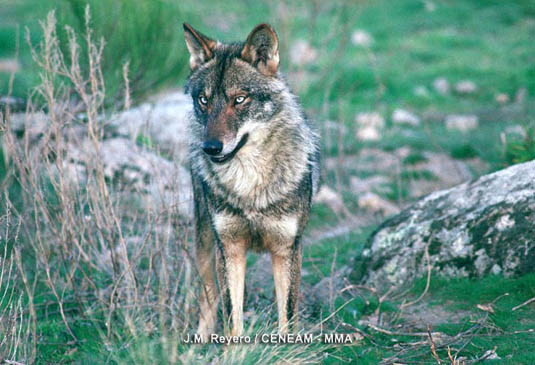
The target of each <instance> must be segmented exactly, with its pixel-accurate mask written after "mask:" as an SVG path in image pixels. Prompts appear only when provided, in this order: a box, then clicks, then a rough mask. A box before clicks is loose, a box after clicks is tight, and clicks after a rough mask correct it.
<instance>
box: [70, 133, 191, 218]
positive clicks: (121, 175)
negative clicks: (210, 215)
mask: <svg viewBox="0 0 535 365" xmlns="http://www.w3.org/2000/svg"><path fill="white" fill-rule="evenodd" d="M66 157H67V158H66V160H65V163H64V165H63V169H64V172H65V177H66V178H67V179H68V181H71V182H73V183H75V184H82V185H83V184H85V182H86V180H87V166H88V165H90V164H92V163H93V161H92V160H93V159H94V158H95V157H96V158H97V159H98V161H100V163H101V164H102V169H103V173H104V176H105V178H106V179H107V180H108V181H109V182H110V183H112V184H113V185H114V186H116V187H117V189H118V190H119V191H120V192H122V193H131V194H132V195H133V196H135V197H137V198H140V199H141V200H142V202H143V203H144V205H145V207H146V208H149V209H157V210H160V209H162V207H164V206H169V205H172V206H176V208H177V209H178V212H179V214H180V215H182V216H183V217H185V218H192V216H193V191H192V186H191V177H190V173H189V171H188V170H186V169H185V168H184V167H183V166H181V165H180V164H178V163H176V162H173V161H169V160H167V159H165V158H163V157H161V156H159V155H158V154H156V153H154V152H153V151H150V150H147V149H144V148H142V147H139V146H137V145H136V143H135V142H133V141H132V140H130V139H126V138H111V139H106V140H103V141H101V142H100V145H99V149H98V154H96V153H95V149H94V146H93V144H92V143H91V141H90V140H88V139H84V140H82V141H81V142H80V143H78V144H70V145H69V146H68V149H67V155H66Z"/></svg>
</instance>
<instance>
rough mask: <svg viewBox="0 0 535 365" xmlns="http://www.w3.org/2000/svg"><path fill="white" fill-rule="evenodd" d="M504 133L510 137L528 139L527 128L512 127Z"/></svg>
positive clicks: (516, 125)
mask: <svg viewBox="0 0 535 365" xmlns="http://www.w3.org/2000/svg"><path fill="white" fill-rule="evenodd" d="M504 133H505V135H506V136H508V137H509V136H510V137H517V138H518V137H520V138H526V136H527V131H526V128H524V127H523V126H521V125H519V124H515V125H510V126H508V127H507V128H505V130H504Z"/></svg>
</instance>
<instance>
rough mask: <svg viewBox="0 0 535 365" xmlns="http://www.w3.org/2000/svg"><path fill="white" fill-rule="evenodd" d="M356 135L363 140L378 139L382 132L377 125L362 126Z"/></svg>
mask: <svg viewBox="0 0 535 365" xmlns="http://www.w3.org/2000/svg"><path fill="white" fill-rule="evenodd" d="M356 137H357V138H358V139H360V140H361V141H378V140H380V139H381V134H380V133H379V131H378V130H377V128H375V127H362V128H359V129H358V130H357V134H356Z"/></svg>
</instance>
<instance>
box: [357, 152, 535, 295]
mask: <svg viewBox="0 0 535 365" xmlns="http://www.w3.org/2000/svg"><path fill="white" fill-rule="evenodd" d="M534 221H535V161H531V162H526V163H523V164H519V165H514V166H511V167H509V168H507V169H504V170H501V171H498V172H495V173H492V174H489V175H484V176H482V177H481V178H479V179H478V180H476V181H471V182H465V183H463V184H461V185H458V186H456V187H453V188H451V189H448V190H442V191H438V192H435V193H432V194H430V195H428V196H426V197H424V198H422V199H420V200H419V201H417V202H416V203H415V204H413V205H412V206H410V207H408V208H407V209H405V210H403V211H401V212H400V213H399V214H398V215H396V216H394V217H392V218H390V219H388V220H387V221H385V222H384V223H383V224H381V225H380V226H379V227H378V229H377V230H376V231H375V232H374V233H373V234H372V235H371V237H370V238H369V240H368V244H367V248H366V249H365V250H364V251H363V253H362V254H361V255H359V256H357V257H356V258H355V261H354V263H355V264H354V267H353V271H352V273H351V278H352V280H353V281H355V282H359V283H364V284H365V285H369V286H372V287H375V288H377V289H379V290H388V289H389V288H390V287H391V286H402V285H403V284H405V283H409V282H411V281H412V280H414V279H416V278H418V277H421V276H423V275H426V273H427V270H428V265H431V267H432V270H433V272H434V273H435V274H439V275H442V276H446V277H480V276H484V275H488V274H491V273H501V274H502V275H505V276H506V277H507V276H512V275H521V274H525V273H529V272H533V271H534V270H535V226H534V225H533V222H534ZM426 251H427V252H428V254H429V262H427V259H426V258H425V257H426V254H425V252H426Z"/></svg>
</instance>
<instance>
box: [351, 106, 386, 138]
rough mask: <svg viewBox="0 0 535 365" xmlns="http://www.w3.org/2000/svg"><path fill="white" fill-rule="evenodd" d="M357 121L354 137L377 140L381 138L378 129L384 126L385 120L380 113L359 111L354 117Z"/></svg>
mask: <svg viewBox="0 0 535 365" xmlns="http://www.w3.org/2000/svg"><path fill="white" fill-rule="evenodd" d="M355 121H356V123H357V125H358V126H357V132H356V137H357V138H358V139H360V140H361V141H377V140H379V139H380V138H381V134H380V133H379V131H380V130H381V129H382V128H383V127H384V125H385V120H384V118H383V117H382V116H381V114H379V113H376V112H372V113H359V114H357V116H356V117H355Z"/></svg>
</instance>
